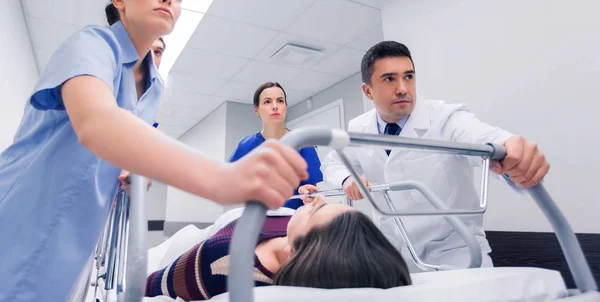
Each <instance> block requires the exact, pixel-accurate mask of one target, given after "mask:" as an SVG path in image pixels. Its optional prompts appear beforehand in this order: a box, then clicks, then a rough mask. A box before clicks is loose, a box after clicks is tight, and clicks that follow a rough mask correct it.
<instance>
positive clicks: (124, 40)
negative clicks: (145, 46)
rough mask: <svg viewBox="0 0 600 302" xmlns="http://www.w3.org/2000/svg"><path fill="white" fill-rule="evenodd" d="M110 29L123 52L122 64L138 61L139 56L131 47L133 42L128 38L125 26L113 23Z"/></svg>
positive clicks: (120, 23) (133, 47)
mask: <svg viewBox="0 0 600 302" xmlns="http://www.w3.org/2000/svg"><path fill="white" fill-rule="evenodd" d="M110 29H111V30H112V32H113V33H114V34H115V37H117V40H118V41H119V44H120V45H121V49H122V51H123V63H126V64H127V63H133V62H137V60H139V58H140V57H139V56H138V54H137V51H136V50H135V46H133V42H132V41H131V38H130V37H129V33H128V32H127V29H125V26H124V25H123V23H122V22H121V21H117V22H115V24H113V25H111V26H110Z"/></svg>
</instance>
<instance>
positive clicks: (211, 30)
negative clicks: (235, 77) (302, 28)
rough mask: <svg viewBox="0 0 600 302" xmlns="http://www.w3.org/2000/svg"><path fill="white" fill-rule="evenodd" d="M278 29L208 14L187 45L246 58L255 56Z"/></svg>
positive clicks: (273, 36)
mask: <svg viewBox="0 0 600 302" xmlns="http://www.w3.org/2000/svg"><path fill="white" fill-rule="evenodd" d="M277 34H278V32H277V31H274V30H271V29H266V28H261V27H256V26H252V25H245V24H241V23H237V22H234V21H229V20H225V19H222V18H219V17H215V16H210V15H206V16H204V18H202V21H200V24H199V25H198V27H197V28H196V31H195V32H194V34H193V35H192V37H191V39H190V40H189V41H188V44H187V45H186V47H193V48H197V49H201V50H207V51H210V52H216V53H220V54H225V55H232V56H238V57H244V58H253V57H255V56H256V55H257V54H258V53H259V52H260V51H261V50H262V49H263V48H265V46H266V45H267V44H268V43H269V42H270V41H271V40H273V38H275V36H276V35H277Z"/></svg>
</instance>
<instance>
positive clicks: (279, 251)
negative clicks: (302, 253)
mask: <svg viewBox="0 0 600 302" xmlns="http://www.w3.org/2000/svg"><path fill="white" fill-rule="evenodd" d="M287 245H288V237H287V236H286V237H278V238H275V240H273V255H275V259H277V262H278V263H279V266H281V265H283V263H285V262H286V261H287V259H288V255H287V253H286V252H285V247H286V246H287Z"/></svg>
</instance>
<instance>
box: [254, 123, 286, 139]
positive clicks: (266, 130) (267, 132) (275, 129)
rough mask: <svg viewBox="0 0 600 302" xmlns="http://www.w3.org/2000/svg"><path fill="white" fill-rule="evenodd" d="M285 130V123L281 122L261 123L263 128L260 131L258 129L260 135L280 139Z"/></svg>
mask: <svg viewBox="0 0 600 302" xmlns="http://www.w3.org/2000/svg"><path fill="white" fill-rule="evenodd" d="M287 132H288V130H287V129H286V128H285V125H284V124H283V123H282V124H277V125H263V129H262V131H260V134H262V136H263V137H264V138H265V139H270V138H274V139H280V138H281V137H282V136H284V135H285V134H286V133H287Z"/></svg>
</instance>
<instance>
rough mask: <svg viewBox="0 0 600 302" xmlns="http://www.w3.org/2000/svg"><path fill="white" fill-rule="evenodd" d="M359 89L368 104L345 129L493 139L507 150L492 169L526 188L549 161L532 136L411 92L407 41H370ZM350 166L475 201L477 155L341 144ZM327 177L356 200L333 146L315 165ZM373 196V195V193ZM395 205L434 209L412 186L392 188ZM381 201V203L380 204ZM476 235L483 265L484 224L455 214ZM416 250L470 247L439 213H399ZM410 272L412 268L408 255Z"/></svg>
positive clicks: (457, 254)
mask: <svg viewBox="0 0 600 302" xmlns="http://www.w3.org/2000/svg"><path fill="white" fill-rule="evenodd" d="M361 73H362V80H363V84H362V89H363V92H364V93H365V95H366V96H367V97H368V98H369V100H372V101H373V104H374V107H375V108H374V109H372V110H370V111H368V112H366V113H364V114H362V115H360V116H358V117H356V118H354V119H352V120H351V121H350V123H349V125H348V131H349V132H360V133H373V134H389V135H399V136H402V137H412V138H423V139H434V140H446V141H453V142H463V143H476V144H485V143H499V144H503V145H504V146H505V147H506V151H507V156H506V158H505V159H504V160H503V161H502V162H501V163H500V162H493V163H492V166H491V169H492V170H493V171H494V172H496V173H498V174H504V175H505V176H508V177H509V178H510V180H511V181H513V182H514V184H515V185H517V186H518V187H520V188H529V187H531V186H533V185H535V184H537V183H538V182H540V181H541V179H542V178H543V177H544V176H545V175H546V173H547V172H548V169H549V167H550V166H549V164H548V162H547V161H546V159H545V157H544V155H543V154H542V153H541V152H540V151H539V150H538V148H537V146H536V144H535V143H533V142H531V141H528V140H526V139H524V138H522V137H520V136H516V135H513V134H511V133H509V132H507V131H504V130H502V129H499V128H496V127H492V126H490V125H488V124H485V123H483V122H481V121H479V120H478V119H477V118H476V117H475V115H473V114H472V113H470V112H469V111H468V109H467V107H466V106H465V105H464V104H449V103H445V102H443V101H435V100H427V99H422V98H417V94H416V73H415V67H414V64H413V61H412V57H411V54H410V52H409V50H408V48H407V47H406V46H404V45H403V44H401V43H398V42H394V41H384V42H380V43H378V44H376V45H375V46H373V47H371V48H370V49H369V50H368V51H367V53H366V54H365V55H364V57H363V59H362V63H361ZM344 152H345V154H346V155H347V156H348V158H349V160H350V162H351V164H352V166H353V167H354V168H355V169H356V171H357V172H358V174H359V175H361V181H362V182H363V183H364V184H365V185H367V186H370V185H371V184H383V183H391V182H396V181H402V180H416V181H419V182H421V183H423V184H424V185H425V186H426V187H427V188H429V189H430V190H432V191H433V192H434V193H435V194H436V195H438V196H439V197H440V198H441V199H442V200H443V201H444V202H446V206H447V207H449V208H451V209H474V208H476V207H478V204H479V195H478V193H477V190H476V188H475V184H474V178H473V177H474V175H473V174H474V169H473V168H474V167H475V166H477V165H481V158H480V157H474V156H469V157H467V156H460V155H448V154H435V153H426V152H423V151H420V150H410V149H393V150H391V152H390V150H384V149H383V148H377V147H360V148H346V149H345V151H344ZM321 169H322V171H323V175H324V177H325V180H326V181H328V182H330V183H331V184H333V185H341V186H343V188H344V191H345V192H346V194H347V195H348V197H349V198H350V199H352V200H359V199H362V198H363V196H362V195H361V193H360V191H359V189H358V186H357V185H356V183H355V182H354V179H353V178H352V177H350V172H349V171H348V169H347V168H346V167H345V166H344V164H343V163H342V161H341V159H340V158H339V156H338V155H337V153H335V152H331V153H330V154H329V155H328V156H327V158H326V159H325V160H324V161H323V164H322V166H321ZM375 197H377V195H375ZM391 197H392V199H393V200H394V205H395V207H396V210H432V209H433V207H432V206H431V205H430V204H429V202H428V201H427V200H426V199H425V198H424V197H423V196H422V195H421V194H420V193H418V192H417V191H415V190H412V191H400V192H394V193H392V194H391ZM380 204H381V205H382V207H384V208H385V207H386V206H385V204H383V203H380ZM373 212H374V216H375V220H376V223H378V224H379V227H380V228H381V230H382V231H383V232H384V234H385V235H386V237H388V239H389V240H390V241H391V242H392V243H393V244H394V245H395V246H396V248H398V249H399V250H400V251H401V252H402V254H403V256H404V257H405V258H407V259H408V258H409V257H410V256H409V254H408V250H407V248H406V247H405V243H404V242H403V240H402V239H401V237H400V235H399V233H398V231H397V229H396V226H395V224H394V223H393V218H390V217H385V216H382V215H380V214H379V213H378V212H375V211H373ZM459 217H460V219H461V220H462V221H463V222H464V223H465V225H466V226H467V228H468V229H469V231H471V232H472V233H473V235H474V236H475V237H476V238H477V241H478V242H479V244H480V246H481V250H482V253H483V255H482V257H483V259H482V266H492V260H491V258H490V256H489V255H488V254H489V252H490V251H491V248H490V246H489V244H488V242H487V240H486V238H485V233H484V231H483V228H482V223H483V215H471V216H459ZM402 221H403V223H404V225H405V227H406V230H407V233H408V237H409V238H410V240H411V242H412V243H413V246H414V247H415V250H416V252H417V254H418V255H419V257H420V258H421V260H423V261H424V262H425V263H428V264H435V265H440V264H446V265H454V266H460V267H466V266H467V265H468V263H469V251H468V249H467V248H466V244H465V243H464V241H463V240H462V238H461V237H460V236H459V235H458V234H457V233H456V232H455V231H454V229H453V228H452V227H451V225H450V224H449V223H448V222H447V221H446V220H445V219H444V218H442V217H436V216H423V217H403V218H402ZM407 263H409V265H410V264H412V267H410V269H411V272H418V271H420V269H418V268H417V267H416V266H415V265H414V264H413V262H412V261H407Z"/></svg>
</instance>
